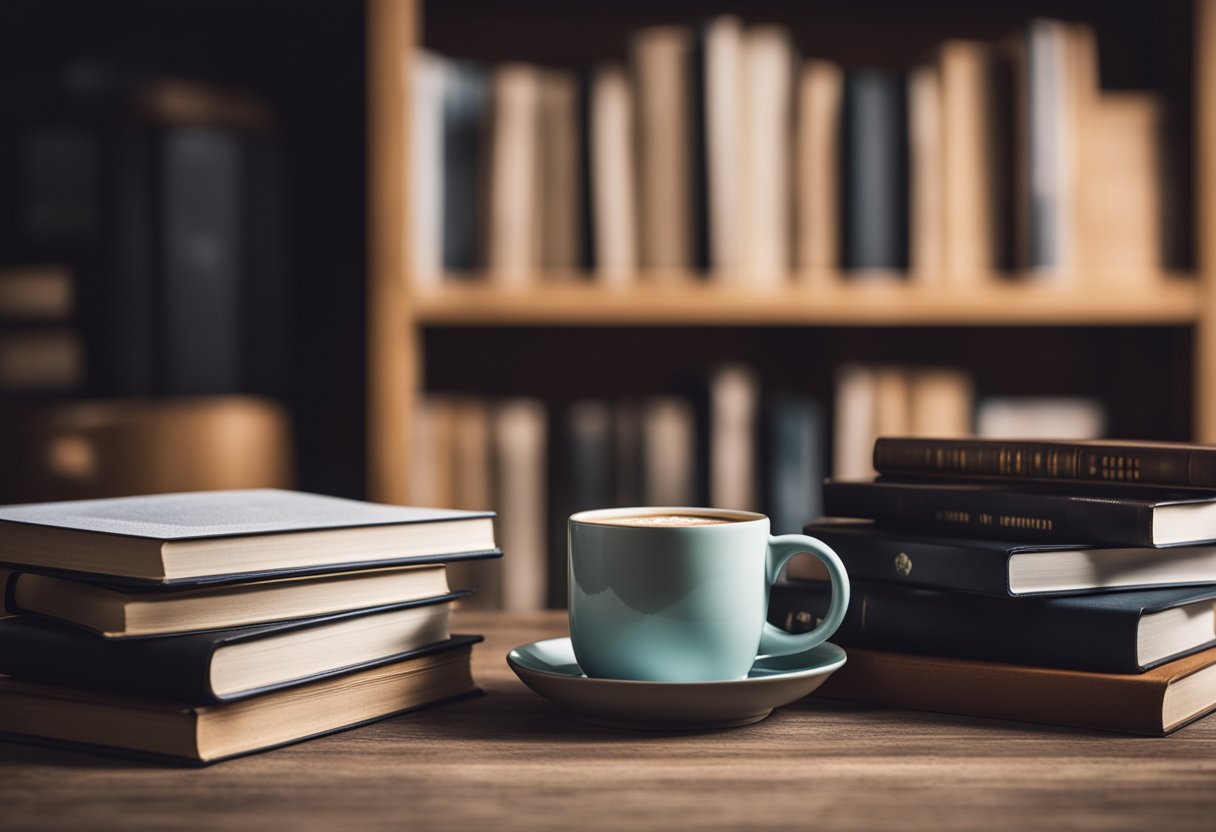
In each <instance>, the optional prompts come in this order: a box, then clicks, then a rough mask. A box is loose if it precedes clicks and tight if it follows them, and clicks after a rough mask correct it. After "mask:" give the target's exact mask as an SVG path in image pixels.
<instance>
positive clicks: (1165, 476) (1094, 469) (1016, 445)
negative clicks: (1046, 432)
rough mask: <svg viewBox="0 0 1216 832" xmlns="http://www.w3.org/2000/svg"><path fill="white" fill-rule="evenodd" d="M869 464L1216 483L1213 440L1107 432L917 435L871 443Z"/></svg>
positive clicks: (951, 473)
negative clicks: (1086, 435) (1129, 437)
mask: <svg viewBox="0 0 1216 832" xmlns="http://www.w3.org/2000/svg"><path fill="white" fill-rule="evenodd" d="M874 469H875V470H876V471H878V472H879V473H880V474H886V475H893V476H923V477H942V478H947V479H964V480H973V479H976V478H981V479H998V480H1004V481H1017V480H1058V481H1071V482H1098V483H1107V484H1111V483H1117V484H1127V485H1141V486H1146V485H1147V486H1163V487H1166V488H1202V489H1208V490H1214V489H1216V447H1212V446H1209V445H1191V444H1186V443H1182V442H1134V441H1122V440H1110V439H1094V440H1074V441H1052V440H1018V439H915V438H908V437H883V438H880V439H878V440H877V441H876V442H875V443H874Z"/></svg>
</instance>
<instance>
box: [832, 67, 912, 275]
mask: <svg viewBox="0 0 1216 832" xmlns="http://www.w3.org/2000/svg"><path fill="white" fill-rule="evenodd" d="M903 124H904V90H903V86H902V81H901V80H900V78H899V77H898V76H896V75H894V74H888V73H884V72H878V71H873V70H864V71H856V72H851V73H849V74H848V76H847V77H846V79H845V87H844V103H843V125H844V126H843V136H844V140H843V142H842V145H841V147H842V156H843V163H842V167H841V170H842V171H843V174H844V183H843V188H842V196H843V203H844V206H843V207H844V220H845V222H844V229H843V231H844V250H843V252H842V254H843V258H844V265H845V266H846V267H847V268H851V269H901V268H903V267H904V266H905V265H906V262H907V245H906V228H905V220H906V216H905V214H906V210H905V209H906V206H905V196H906V182H905V177H906V160H905V158H904V154H905V152H906V148H905V147H904V145H903V139H902V136H903V130H902V125H903Z"/></svg>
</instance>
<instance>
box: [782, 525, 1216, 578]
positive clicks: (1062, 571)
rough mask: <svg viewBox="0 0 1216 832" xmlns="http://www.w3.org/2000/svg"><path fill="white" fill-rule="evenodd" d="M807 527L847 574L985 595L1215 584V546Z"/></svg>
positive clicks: (876, 528) (868, 526)
mask: <svg viewBox="0 0 1216 832" xmlns="http://www.w3.org/2000/svg"><path fill="white" fill-rule="evenodd" d="M805 532H806V533H807V534H809V535H810V536H811V537H816V538H819V539H820V540H822V541H823V542H825V543H826V544H828V546H830V547H832V549H834V550H835V551H836V553H837V554H838V555H840V559H841V560H842V561H843V562H844V565H845V567H846V568H847V569H848V571H849V575H850V576H852V577H853V578H856V579H858V580H862V581H886V582H890V583H898V584H904V585H908V586H922V587H927V588H930V589H947V590H957V591H961V592H976V593H982V594H988V595H997V596H1009V595H1050V594H1069V593H1072V594H1078V593H1087V592H1100V591H1112V590H1118V589H1138V588H1144V587H1160V586H1173V585H1185V584H1203V583H1216V546H1212V545H1195V546H1176V547H1172V548H1169V549H1156V548H1152V547H1145V546H1128V545H1119V546H1089V545H1067V544H1045V543H1039V544H1032V543H1015V542H1012V541H1008V540H1002V539H999V538H998V539H992V538H986V539H978V538H960V537H947V536H943V535H926V534H914V533H911V532H901V531H895V530H889V529H882V528H879V527H877V526H875V525H874V524H873V523H869V522H864V521H845V520H825V521H819V522H814V523H810V524H808V525H807V526H806V527H805Z"/></svg>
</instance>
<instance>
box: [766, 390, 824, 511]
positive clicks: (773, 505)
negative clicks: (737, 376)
mask: <svg viewBox="0 0 1216 832" xmlns="http://www.w3.org/2000/svg"><path fill="white" fill-rule="evenodd" d="M767 423H768V424H767V428H768V442H767V445H768V458H767V460H766V463H767V465H766V467H767V471H768V489H767V492H766V493H767V498H768V499H767V500H766V506H767V510H768V514H769V520H770V521H771V525H772V533H773V534H798V533H799V532H800V531H801V530H802V523H803V522H804V521H805V519H806V518H807V517H808V516H809V517H818V516H819V515H821V514H822V513H823V478H824V475H825V474H826V473H827V459H826V458H825V454H824V447H825V445H826V441H827V440H826V435H825V434H826V429H827V426H826V424H825V418H824V413H823V408H821V407H820V406H819V405H818V404H817V403H816V402H815V401H814V400H812V399H811V398H810V397H808V396H804V395H800V394H796V393H782V394H778V395H776V396H774V397H773V398H772V399H770V400H769V402H768V415H767Z"/></svg>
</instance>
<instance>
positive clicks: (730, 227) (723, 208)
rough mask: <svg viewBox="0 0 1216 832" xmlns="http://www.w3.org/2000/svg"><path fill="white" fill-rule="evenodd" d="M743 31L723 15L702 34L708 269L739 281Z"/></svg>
mask: <svg viewBox="0 0 1216 832" xmlns="http://www.w3.org/2000/svg"><path fill="white" fill-rule="evenodd" d="M743 31H744V29H743V22H742V21H741V20H740V19H739V18H738V17H736V16H734V15H719V16H718V17H715V18H713V19H712V20H710V21H709V22H708V23H706V24H705V25H704V26H703V27H702V28H701V29H700V31H699V32H698V45H699V50H698V57H699V60H700V62H701V64H700V76H701V79H702V89H701V96H702V98H703V102H704V103H703V114H702V117H703V119H704V125H703V130H702V135H701V136H700V141H701V142H702V143H703V144H704V150H703V153H702V158H703V163H704V170H702V171H701V172H700V175H701V176H702V177H703V179H704V180H705V201H704V210H705V212H706V214H707V217H706V218H705V227H706V230H707V240H706V242H707V244H708V252H707V254H708V266H709V270H710V272H711V274H713V275H714V276H715V277H716V278H719V279H723V280H728V281H738V280H739V279H740V277H741V271H742V263H743V260H742V256H743V248H742V240H741V230H740V229H741V226H742V222H743V217H742V210H743V209H742V202H741V200H742V198H743V188H744V182H743V170H742V165H741V164H740V163H741V160H742V158H743V152H744V150H743V148H744V145H743V130H744V124H743V115H744V111H743V84H744V81H743V66H744V47H743Z"/></svg>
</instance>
